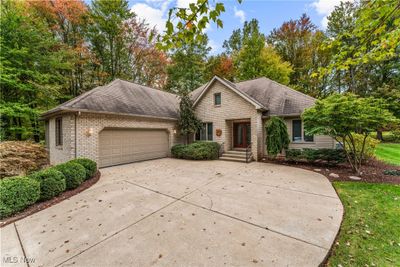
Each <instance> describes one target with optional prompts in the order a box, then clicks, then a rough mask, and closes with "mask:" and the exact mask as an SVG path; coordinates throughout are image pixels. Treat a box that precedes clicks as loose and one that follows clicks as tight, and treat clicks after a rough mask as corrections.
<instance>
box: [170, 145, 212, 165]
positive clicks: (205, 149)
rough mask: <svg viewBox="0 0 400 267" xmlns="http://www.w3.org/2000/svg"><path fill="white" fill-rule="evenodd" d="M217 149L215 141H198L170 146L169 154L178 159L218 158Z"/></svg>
mask: <svg viewBox="0 0 400 267" xmlns="http://www.w3.org/2000/svg"><path fill="white" fill-rule="evenodd" d="M219 149H220V145H219V144H218V143H217V142H206V141H198V142H194V143H191V144H189V145H181V144H179V145H175V146H173V147H172V148H171V154H172V156H173V157H174V158H178V159H190V160H213V159H217V158H218V153H219Z"/></svg>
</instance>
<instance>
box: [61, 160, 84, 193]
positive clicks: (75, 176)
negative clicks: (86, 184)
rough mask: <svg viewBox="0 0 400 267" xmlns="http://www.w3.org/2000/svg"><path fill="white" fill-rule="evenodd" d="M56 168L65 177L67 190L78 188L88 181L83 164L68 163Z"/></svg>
mask: <svg viewBox="0 0 400 267" xmlns="http://www.w3.org/2000/svg"><path fill="white" fill-rule="evenodd" d="M54 168H55V169H56V170H58V171H60V172H62V174H63V175H64V177H65V183H66V186H67V189H74V188H77V187H78V186H79V185H80V184H81V183H82V182H83V181H84V180H85V179H86V170H85V168H84V167H83V166H82V165H81V164H78V163H74V162H67V163H64V164H60V165H57V166H55V167H54Z"/></svg>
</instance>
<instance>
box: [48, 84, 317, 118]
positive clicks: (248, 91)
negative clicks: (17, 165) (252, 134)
mask: <svg viewBox="0 0 400 267" xmlns="http://www.w3.org/2000/svg"><path fill="white" fill-rule="evenodd" d="M224 82H226V84H227V85H228V86H230V87H233V88H234V89H233V90H240V91H241V92H242V93H244V94H245V95H246V96H248V97H249V98H250V99H252V100H251V101H253V100H254V101H255V102H257V103H260V104H261V105H262V106H264V107H265V108H266V109H267V110H268V115H298V114H301V113H302V112H303V111H304V109H305V108H308V107H310V106H312V105H313V104H314V102H315V99H314V98H312V97H310V96H307V95H305V94H303V93H300V92H298V91H296V90H293V89H291V88H289V87H287V86H285V85H282V84H279V83H277V82H275V81H272V80H270V79H267V78H265V77H263V78H258V79H254V80H249V81H244V82H239V83H232V82H229V81H226V80H224ZM207 85H208V83H207V84H205V85H202V86H200V87H199V88H197V89H196V90H194V91H193V92H192V93H191V96H192V99H193V100H196V99H197V98H198V97H199V96H200V94H201V92H202V91H203V90H204V88H205V87H206V86H207ZM178 110H179V97H178V96H176V95H174V94H171V93H167V92H164V91H160V90H157V89H153V88H149V87H146V86H142V85H138V84H135V83H131V82H128V81H123V80H120V79H116V80H114V81H113V82H111V83H109V84H107V85H104V86H99V87H96V88H95V89H93V90H90V91H88V92H86V93H84V94H82V95H80V96H78V97H76V98H74V99H71V100H70V101H67V102H65V103H63V104H61V105H59V106H57V107H55V108H53V109H51V110H49V111H47V112H46V113H44V114H42V116H43V117H47V116H51V115H53V114H55V113H58V112H63V111H87V112H105V113H115V114H126V115H136V116H147V117H156V118H166V119H177V118H178V117H179V112H178Z"/></svg>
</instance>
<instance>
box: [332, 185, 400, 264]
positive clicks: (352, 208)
mask: <svg viewBox="0 0 400 267" xmlns="http://www.w3.org/2000/svg"><path fill="white" fill-rule="evenodd" d="M333 185H334V187H335V188H336V190H337V192H338V194H339V197H340V199H341V201H342V203H343V206H344V210H345V212H344V219H343V222H342V227H341V230H340V233H339V237H338V239H337V243H336V244H335V246H334V250H333V254H332V256H331V257H330V258H329V260H328V264H327V265H328V266H400V220H399V214H400V185H389V184H369V183H359V182H334V183H333Z"/></svg>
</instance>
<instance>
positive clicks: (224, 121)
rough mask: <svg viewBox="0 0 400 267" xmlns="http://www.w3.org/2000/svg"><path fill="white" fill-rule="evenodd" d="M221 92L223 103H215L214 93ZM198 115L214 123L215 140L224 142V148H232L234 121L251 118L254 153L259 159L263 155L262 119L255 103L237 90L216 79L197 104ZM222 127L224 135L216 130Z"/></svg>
mask: <svg viewBox="0 0 400 267" xmlns="http://www.w3.org/2000/svg"><path fill="white" fill-rule="evenodd" d="M215 93H221V105H220V106H215V105H214V94H215ZM195 110H196V115H197V117H198V118H199V119H201V120H202V121H203V122H212V123H213V128H214V129H213V130H214V132H213V140H214V141H216V142H218V143H224V149H225V150H230V149H232V142H233V133H232V130H233V128H232V123H233V121H235V120H237V121H239V120H249V121H250V123H251V141H252V153H253V156H254V159H255V160H257V159H258V158H260V157H261V156H262V153H263V152H262V151H263V149H262V148H263V140H262V134H263V133H262V119H261V112H258V111H257V110H256V108H255V107H254V105H253V104H251V103H249V102H248V101H247V100H245V99H243V98H242V97H241V96H239V95H238V94H237V93H236V92H234V91H232V90H231V89H229V88H227V87H226V86H225V85H223V84H222V83H220V82H218V81H216V82H214V84H213V85H212V86H211V87H210V88H209V89H208V91H207V92H206V94H205V95H203V97H202V98H201V99H200V100H199V102H198V103H197V105H196V108H195ZM217 129H221V130H222V135H221V136H217V135H216V130H217Z"/></svg>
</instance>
